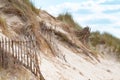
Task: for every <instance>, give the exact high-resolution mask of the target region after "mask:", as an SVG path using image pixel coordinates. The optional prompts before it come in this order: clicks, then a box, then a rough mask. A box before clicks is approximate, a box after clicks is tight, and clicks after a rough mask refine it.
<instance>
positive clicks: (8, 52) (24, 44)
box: [0, 37, 41, 78]
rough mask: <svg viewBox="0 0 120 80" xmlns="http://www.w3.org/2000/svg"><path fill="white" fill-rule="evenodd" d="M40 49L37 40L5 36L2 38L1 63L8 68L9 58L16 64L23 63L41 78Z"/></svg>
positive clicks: (0, 42)
mask: <svg viewBox="0 0 120 80" xmlns="http://www.w3.org/2000/svg"><path fill="white" fill-rule="evenodd" d="M38 55H39V54H38V51H37V47H36V41H35V40H31V41H29V40H11V39H8V38H5V37H1V38H0V65H1V66H2V67H3V68H7V67H8V65H9V62H10V61H9V60H10V59H8V58H11V60H12V61H13V63H14V64H20V65H23V66H24V67H25V68H27V69H29V70H30V71H31V72H32V73H33V74H34V75H35V76H36V77H38V78H40V75H41V73H40V66H39V64H40V63H39V60H38Z"/></svg>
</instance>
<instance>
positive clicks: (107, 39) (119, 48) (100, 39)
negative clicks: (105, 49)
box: [90, 31, 120, 55]
mask: <svg viewBox="0 0 120 80" xmlns="http://www.w3.org/2000/svg"><path fill="white" fill-rule="evenodd" d="M90 43H91V44H92V45H93V46H96V45H99V44H105V45H106V46H109V47H112V48H113V51H114V52H117V53H118V55H120V39H118V38H116V37H114V36H113V35H111V34H109V33H106V32H105V33H103V34H100V32H98V31H97V32H92V33H91V36H90Z"/></svg>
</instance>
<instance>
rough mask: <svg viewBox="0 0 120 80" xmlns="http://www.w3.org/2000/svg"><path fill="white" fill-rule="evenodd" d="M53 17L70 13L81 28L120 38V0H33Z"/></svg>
mask: <svg viewBox="0 0 120 80" xmlns="http://www.w3.org/2000/svg"><path fill="white" fill-rule="evenodd" d="M31 1H32V2H33V4H34V5H35V6H36V7H37V8H41V9H43V10H46V11H47V12H48V13H50V14H52V15H53V16H58V15H59V14H60V13H65V12H69V13H71V14H72V16H73V18H74V20H75V21H76V22H78V23H79V24H80V25H81V26H83V27H85V26H89V27H90V28H91V30H92V31H100V32H109V33H111V34H113V35H114V36H116V37H119V38H120V0H31Z"/></svg>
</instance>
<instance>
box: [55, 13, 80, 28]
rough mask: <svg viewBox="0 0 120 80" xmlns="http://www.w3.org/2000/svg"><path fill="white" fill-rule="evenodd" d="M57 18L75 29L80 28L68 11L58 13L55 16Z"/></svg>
mask: <svg viewBox="0 0 120 80" xmlns="http://www.w3.org/2000/svg"><path fill="white" fill-rule="evenodd" d="M57 19H58V20H61V21H62V22H64V23H66V24H68V25H69V26H70V27H74V29H75V30H81V29H82V27H81V26H80V25H79V24H78V23H76V22H75V21H74V19H73V17H72V15H71V14H70V13H68V12H66V13H65V14H59V16H58V17H57Z"/></svg>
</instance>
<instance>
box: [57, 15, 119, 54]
mask: <svg viewBox="0 0 120 80" xmlns="http://www.w3.org/2000/svg"><path fill="white" fill-rule="evenodd" d="M57 19H59V20H61V21H62V22H64V23H66V24H68V25H69V26H70V27H72V28H74V29H75V32H76V33H77V34H76V35H77V37H78V38H79V37H82V36H84V35H79V34H80V33H81V31H82V30H83V28H82V27H81V26H80V25H79V24H77V23H76V22H75V21H74V20H73V17H72V15H71V14H70V13H65V14H60V15H59V16H58V17H57ZM78 32H79V34H78ZM88 37H89V43H90V44H91V46H93V47H96V45H99V44H105V45H106V46H108V47H112V48H113V51H114V52H116V53H118V55H120V39H118V38H116V37H114V36H113V35H111V34H109V33H106V32H105V33H103V34H101V33H100V32H99V31H96V32H91V33H90V36H88ZM65 39H66V38H65ZM79 40H81V39H79ZM91 49H92V48H91Z"/></svg>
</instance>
